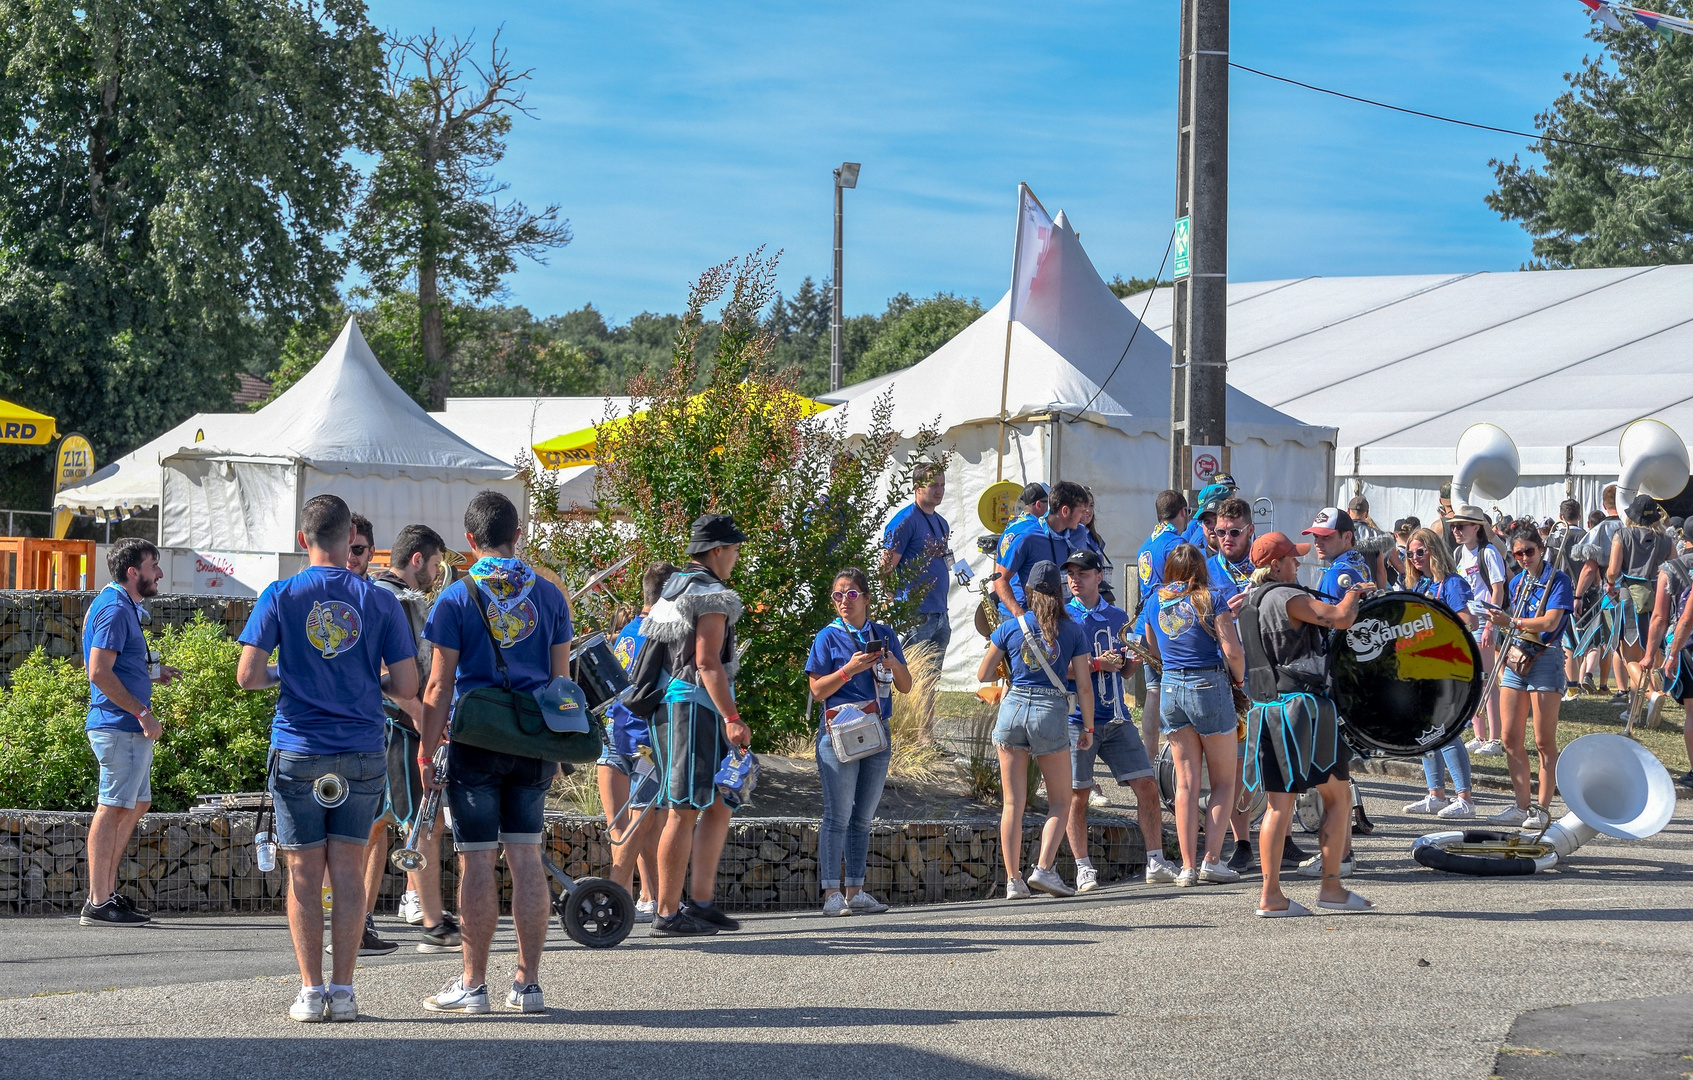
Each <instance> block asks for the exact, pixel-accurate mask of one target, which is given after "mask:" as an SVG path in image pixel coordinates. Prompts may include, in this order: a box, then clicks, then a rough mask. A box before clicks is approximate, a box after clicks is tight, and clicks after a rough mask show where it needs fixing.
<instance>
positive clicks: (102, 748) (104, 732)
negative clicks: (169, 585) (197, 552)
mask: <svg viewBox="0 0 1693 1080" xmlns="http://www.w3.org/2000/svg"><path fill="white" fill-rule="evenodd" d="M106 568H107V569H108V570H110V571H111V572H112V583H111V584H110V585H107V586H106V587H105V588H104V589H101V590H100V595H99V596H96V597H95V598H94V603H93V604H91V605H90V606H89V608H88V616H87V618H86V619H85V620H84V621H83V624H82V661H83V666H84V667H85V668H86V669H87V670H88V682H89V692H88V693H89V706H88V720H87V722H86V724H85V725H84V728H85V729H86V731H87V733H88V743H89V745H90V746H92V747H93V748H94V756H95V757H96V758H97V759H99V762H100V798H99V803H98V805H96V806H95V808H94V820H93V821H92V822H90V823H89V826H88V899H87V900H85V901H84V902H83V905H82V918H81V920H80V921H81V922H82V925H83V926H139V925H141V924H142V923H145V922H148V921H150V917H149V916H148V914H147V913H146V912H145V911H142V910H140V909H139V908H137V907H136V906H135V901H133V900H131V899H130V898H129V897H127V896H124V895H123V894H122V893H120V892H118V891H117V877H118V861H119V860H120V859H122V858H123V853H124V852H125V851H126V850H127V849H128V848H129V838H130V837H131V836H133V835H134V834H135V826H136V824H137V823H139V822H140V821H141V815H142V814H145V813H146V812H147V808H148V806H150V805H151V804H152V800H153V747H154V745H155V744H156V743H157V742H158V740H159V736H161V735H163V734H164V728H163V727H162V726H161V725H160V724H159V722H158V721H157V720H155V719H154V718H153V710H152V708H151V707H150V706H151V704H152V700H153V684H154V683H155V682H160V683H165V682H169V681H170V680H171V678H172V677H173V676H174V675H176V674H177V672H176V669H175V668H168V667H164V666H162V665H158V654H157V653H155V652H153V651H152V650H151V649H149V648H148V646H147V638H146V636H145V635H144V634H143V633H142V630H141V628H142V626H143V625H145V624H146V623H147V621H148V619H149V615H148V613H147V609H146V608H144V607H142V606H141V601H143V600H145V599H147V598H148V597H149V596H153V595H155V594H157V593H158V591H159V579H160V578H162V577H164V576H165V574H164V571H163V570H160V569H159V549H158V548H156V547H154V546H153V545H152V544H149V543H148V542H147V541H145V540H140V539H137V538H135V537H133V536H130V537H125V538H124V539H122V540H119V541H118V542H117V543H115V544H113V545H112V550H111V553H110V554H108V555H107V556H106ZM154 665H158V667H157V673H156V674H154V673H152V668H153V667H154ZM95 897H99V898H100V900H99V902H98V903H96V902H95Z"/></svg>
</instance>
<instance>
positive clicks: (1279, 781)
mask: <svg viewBox="0 0 1693 1080" xmlns="http://www.w3.org/2000/svg"><path fill="white" fill-rule="evenodd" d="M1313 703H1314V704H1315V708H1313V707H1312V706H1313ZM1246 759H1247V760H1246V763H1245V765H1244V766H1243V770H1244V777H1245V780H1246V783H1247V787H1248V788H1249V789H1250V790H1254V791H1256V790H1259V789H1260V788H1261V789H1262V790H1264V791H1274V792H1287V793H1296V792H1301V791H1308V790H1310V789H1311V788H1314V787H1317V786H1318V785H1320V784H1323V783H1326V782H1328V781H1329V780H1348V779H1350V778H1351V775H1352V774H1351V770H1350V768H1349V764H1350V762H1351V759H1352V750H1351V748H1350V747H1349V746H1347V745H1346V740H1345V739H1344V738H1342V737H1341V734H1340V716H1339V713H1338V712H1337V711H1336V710H1335V706H1334V702H1332V701H1330V700H1329V699H1328V698H1325V697H1316V696H1314V695H1311V694H1284V695H1283V696H1282V697H1281V699H1280V700H1279V701H1276V702H1272V703H1269V704H1262V703H1254V704H1253V706H1252V708H1251V710H1250V711H1249V712H1248V713H1247V719H1246ZM1284 762H1285V764H1284ZM1290 773H1292V774H1294V775H1289V774H1290Z"/></svg>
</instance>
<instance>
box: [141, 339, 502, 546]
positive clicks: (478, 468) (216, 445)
mask: <svg viewBox="0 0 1693 1080" xmlns="http://www.w3.org/2000/svg"><path fill="white" fill-rule="evenodd" d="M160 464H161V466H162V467H163V470H164V477H163V503H162V512H161V514H160V517H161V522H160V539H161V546H162V547H166V548H197V549H212V550H218V551H258V552H266V551H270V552H277V551H280V552H287V551H293V550H295V537H294V533H295V529H296V524H297V522H298V519H299V510H300V507H301V506H302V505H304V504H305V502H306V501H307V500H309V499H311V498H313V497H315V496H317V495H322V494H333V495H339V496H341V497H342V498H343V499H345V500H346V501H347V502H348V504H349V505H351V506H352V507H354V508H355V509H357V510H358V511H359V512H360V513H362V514H364V515H365V516H366V517H368V518H370V520H371V525H372V527H373V528H375V530H376V532H377V534H378V536H382V537H392V536H393V535H394V534H395V533H396V532H398V531H399V529H400V528H401V527H402V526H404V525H407V524H410V523H413V522H419V523H422V524H425V525H428V526H430V527H431V528H433V529H435V530H436V531H437V532H439V533H440V534H441V535H442V536H443V537H446V538H448V540H449V542H451V540H452V539H453V538H455V537H459V536H462V535H463V533H464V508H465V505H466V504H467V503H468V502H469V501H470V499H471V497H472V496H473V495H475V494H476V492H478V491H480V490H482V489H483V488H494V489H496V490H502V491H505V492H506V494H508V495H509V496H511V498H512V500H513V501H514V502H516V503H517V504H518V505H519V506H522V505H523V486H522V483H521V482H520V481H519V480H517V479H516V477H515V472H514V469H513V467H512V465H511V464H510V463H509V462H505V461H501V460H500V459H498V458H495V457H493V456H491V455H490V454H487V453H485V452H483V451H482V450H479V449H477V448H476V447H475V446H472V445H471V444H470V443H468V442H466V441H465V440H464V439H462V438H460V437H459V436H457V435H455V434H453V433H452V432H451V431H449V430H447V429H446V428H445V427H443V426H442V425H441V424H440V423H438V422H437V421H436V420H435V419H434V418H433V417H431V416H430V415H429V414H428V413H426V412H424V411H423V408H422V407H421V406H419V405H418V404H417V402H415V401H413V400H412V399H411V398H410V397H409V396H408V395H407V394H406V392H405V391H403V390H401V389H400V387H399V386H398V385H396V384H395V382H394V380H393V379H391V378H389V377H388V375H387V373H386V372H384V371H383V370H382V368H381V366H380V365H379V364H378V363H377V360H376V357H375V355H374V354H373V353H372V352H371V350H370V346H369V345H367V344H366V343H365V340H364V335H363V334H361V333H359V328H358V324H357V323H355V322H354V321H353V320H352V319H348V320H347V325H346V326H345V327H344V328H343V329H342V331H341V336H340V337H338V338H337V339H336V340H335V343H334V344H333V345H331V346H330V347H329V351H328V352H327V353H325V354H324V357H323V359H322V360H321V361H319V362H318V364H317V366H316V367H314V368H312V370H311V371H310V372H308V373H307V374H306V376H305V377H304V378H302V379H301V380H300V381H299V382H298V383H295V384H294V385H293V386H291V387H289V388H288V390H287V391H286V392H285V393H283V394H282V395H281V396H279V397H278V398H277V399H276V400H275V401H273V402H271V403H270V404H269V405H266V406H265V407H264V408H263V409H261V410H259V411H258V412H257V413H255V414H253V415H252V416H250V417H248V418H247V423H246V424H243V425H239V426H235V427H231V428H228V429H226V430H224V431H221V432H219V433H218V434H216V435H214V434H213V433H212V432H211V431H207V433H206V439H205V440H204V441H202V442H199V443H194V444H192V445H188V446H184V447H181V448H180V449H178V450H176V451H175V452H174V453H171V454H169V455H168V456H166V457H164V458H163V460H162V461H161V462H160Z"/></svg>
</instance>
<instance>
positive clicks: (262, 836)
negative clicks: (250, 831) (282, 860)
mask: <svg viewBox="0 0 1693 1080" xmlns="http://www.w3.org/2000/svg"><path fill="white" fill-rule="evenodd" d="M253 850H254V853H255V857H256V858H257V860H258V863H259V870H260V871H261V872H263V873H266V874H268V873H270V872H271V871H272V870H275V869H276V836H275V834H273V833H269V832H262V833H259V834H258V835H257V836H255V837H253Z"/></svg>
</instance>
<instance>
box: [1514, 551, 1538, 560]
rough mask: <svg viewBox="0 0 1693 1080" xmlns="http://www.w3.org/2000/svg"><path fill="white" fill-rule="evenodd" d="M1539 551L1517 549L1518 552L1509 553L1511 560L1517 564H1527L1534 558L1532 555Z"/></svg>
mask: <svg viewBox="0 0 1693 1080" xmlns="http://www.w3.org/2000/svg"><path fill="white" fill-rule="evenodd" d="M1539 550H1540V549H1539V548H1519V549H1518V550H1516V551H1513V552H1511V558H1513V559H1516V560H1517V561H1518V562H1527V561H1528V560H1530V559H1532V558H1534V553H1535V552H1537V551H1539Z"/></svg>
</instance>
